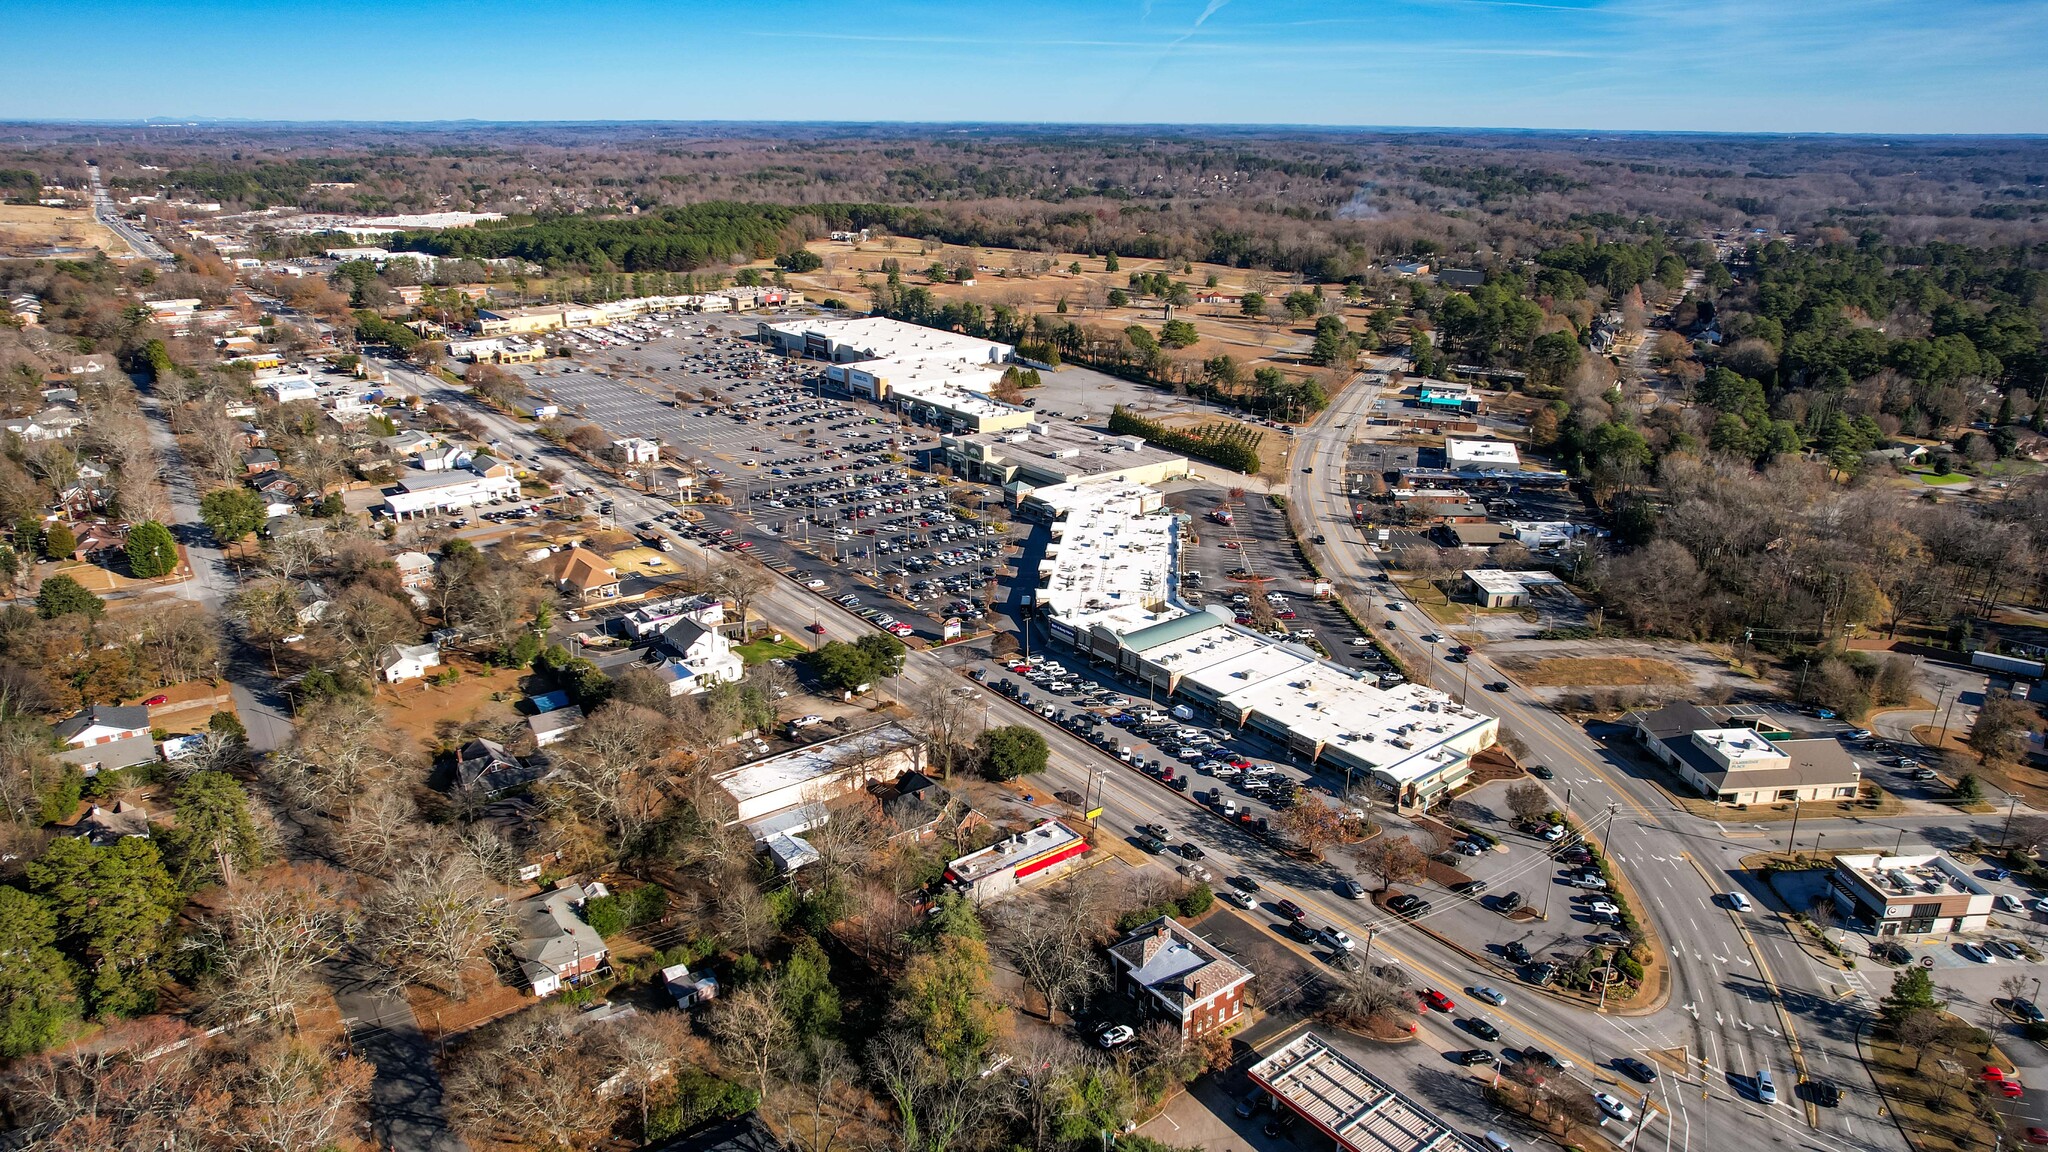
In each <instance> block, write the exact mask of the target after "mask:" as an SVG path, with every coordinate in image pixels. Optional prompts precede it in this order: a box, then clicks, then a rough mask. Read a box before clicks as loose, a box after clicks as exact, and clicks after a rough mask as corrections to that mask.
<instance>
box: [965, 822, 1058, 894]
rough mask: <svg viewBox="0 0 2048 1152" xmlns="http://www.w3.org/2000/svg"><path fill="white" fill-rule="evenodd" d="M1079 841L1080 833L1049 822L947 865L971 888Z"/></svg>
mask: <svg viewBox="0 0 2048 1152" xmlns="http://www.w3.org/2000/svg"><path fill="white" fill-rule="evenodd" d="M1080 838H1081V834H1080V833H1079V832H1076V831H1074V830H1073V829H1072V828H1069V827H1067V826H1066V825H1065V824H1063V823H1061V822H1060V821H1058V820H1047V821H1044V822H1043V823H1041V824H1039V825H1037V826H1036V827H1034V828H1031V829H1030V830H1028V831H1024V832H1019V833H1017V834H1016V835H1015V836H1005V837H1003V838H1002V839H1001V840H998V841H996V842H995V843H993V844H991V845H989V846H988V847H986V848H983V849H982V850H981V851H979V852H970V853H968V854H967V855H965V856H962V857H960V858H959V859H957V860H954V861H953V862H952V863H950V864H948V865H946V871H947V872H948V873H950V874H951V875H952V876H953V877H954V878H955V879H958V880H961V881H964V882H966V883H970V884H971V883H973V882H974V881H976V880H979V879H981V878H982V877H983V876H987V875H989V874H990V873H992V872H999V871H1001V870H1002V869H1004V868H1008V867H1011V866H1013V865H1015V864H1017V863H1019V862H1021V861H1025V860H1032V859H1036V858H1037V857H1039V856H1043V855H1045V854H1046V853H1048V852H1053V851H1057V850H1058V849H1061V848H1064V847H1066V846H1068V845H1070V844H1072V843H1074V842H1075V841H1077V840H1079V839H1080Z"/></svg>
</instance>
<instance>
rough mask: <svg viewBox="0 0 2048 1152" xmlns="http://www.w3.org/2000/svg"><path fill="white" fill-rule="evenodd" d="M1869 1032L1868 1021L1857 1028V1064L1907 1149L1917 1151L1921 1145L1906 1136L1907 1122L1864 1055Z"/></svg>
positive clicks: (1868, 1058)
mask: <svg viewBox="0 0 2048 1152" xmlns="http://www.w3.org/2000/svg"><path fill="white" fill-rule="evenodd" d="M1869 1031H1870V1022H1869V1021H1868V1020H1865V1021H1863V1022H1862V1023H1860V1024H1858V1025H1857V1026H1856V1063H1857V1064H1859V1065H1861V1066H1862V1068H1863V1074H1864V1075H1865V1076H1868V1077H1870V1090H1871V1091H1872V1092H1875V1093H1877V1099H1878V1102H1879V1103H1881V1104H1883V1105H1884V1113H1885V1115H1886V1116H1888V1117H1890V1118H1891V1122H1892V1127H1893V1128H1895V1129H1897V1130H1898V1133H1899V1139H1901V1140H1904V1141H1905V1142H1906V1147H1908V1148H1915V1149H1917V1148H1918V1147H1919V1145H1918V1144H1915V1143H1913V1138H1912V1137H1911V1136H1909V1135H1907V1134H1906V1122H1905V1121H1903V1120H1901V1119H1899V1110H1898V1108H1897V1107H1895V1106H1894V1105H1893V1104H1892V1101H1891V1097H1889V1096H1886V1095H1885V1094H1884V1084H1883V1082H1882V1081H1880V1080H1878V1078H1877V1073H1876V1072H1874V1071H1872V1070H1871V1067H1870V1057H1868V1056H1866V1055H1864V1053H1863V1037H1864V1035H1865V1033H1867V1032H1869Z"/></svg>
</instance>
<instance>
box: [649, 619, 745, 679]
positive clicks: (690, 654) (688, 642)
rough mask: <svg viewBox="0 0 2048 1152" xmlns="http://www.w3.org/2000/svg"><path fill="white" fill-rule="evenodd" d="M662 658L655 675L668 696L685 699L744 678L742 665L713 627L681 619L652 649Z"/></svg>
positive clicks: (729, 644)
mask: <svg viewBox="0 0 2048 1152" xmlns="http://www.w3.org/2000/svg"><path fill="white" fill-rule="evenodd" d="M656 649H657V651H659V652H660V653H661V655H662V657H663V659H662V662H661V663H660V664H659V665H657V666H656V668H655V675H657V676H660V677H661V678H662V679H663V680H665V681H667V682H668V694H669V695H671V696H687V695H692V694H695V693H698V692H703V691H705V690H707V689H709V688H710V687H711V686H712V685H714V684H723V683H725V682H727V681H732V680H738V679H739V678H740V677H742V676H745V675H746V674H747V666H746V662H745V661H744V660H742V659H740V657H739V654H738V653H736V652H734V651H733V650H732V641H731V640H729V639H727V638H726V637H725V636H724V635H723V634H722V633H720V632H719V631H718V629H717V627H715V626H706V625H703V624H699V623H698V622H697V621H696V620H694V619H690V618H685V619H682V620H678V621H676V622H675V623H674V624H671V625H669V628H668V631H666V632H663V633H662V634H661V642H660V643H659V644H658V645H657V646H656Z"/></svg>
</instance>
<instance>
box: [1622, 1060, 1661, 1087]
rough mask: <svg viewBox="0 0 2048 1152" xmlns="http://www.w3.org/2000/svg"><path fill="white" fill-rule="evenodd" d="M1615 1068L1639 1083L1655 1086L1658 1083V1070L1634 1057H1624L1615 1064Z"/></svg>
mask: <svg viewBox="0 0 2048 1152" xmlns="http://www.w3.org/2000/svg"><path fill="white" fill-rule="evenodd" d="M1614 1066H1615V1067H1616V1068H1619V1069H1620V1070H1621V1071H1623V1072H1625V1073H1627V1074H1628V1077H1629V1079H1631V1080H1634V1081H1636V1082H1638V1083H1641V1084H1655V1083H1656V1082H1657V1070H1656V1069H1655V1068H1652V1067H1650V1066H1649V1065H1648V1064H1645V1063H1643V1062H1642V1061H1641V1060H1638V1059H1636V1058H1635V1057H1633V1056H1623V1057H1622V1058H1621V1059H1619V1060H1616V1061H1615V1062H1614Z"/></svg>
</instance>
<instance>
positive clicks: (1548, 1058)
mask: <svg viewBox="0 0 2048 1152" xmlns="http://www.w3.org/2000/svg"><path fill="white" fill-rule="evenodd" d="M1518 1055H1519V1056H1520V1057H1521V1060H1522V1063H1524V1064H1527V1065H1530V1066H1531V1067H1535V1068H1562V1067H1564V1065H1562V1064H1559V1063H1558V1062H1557V1057H1555V1056H1552V1055H1551V1054H1550V1053H1548V1052H1545V1051H1544V1050H1543V1049H1541V1048H1524V1049H1522V1050H1521V1051H1520V1052H1519V1053H1518Z"/></svg>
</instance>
